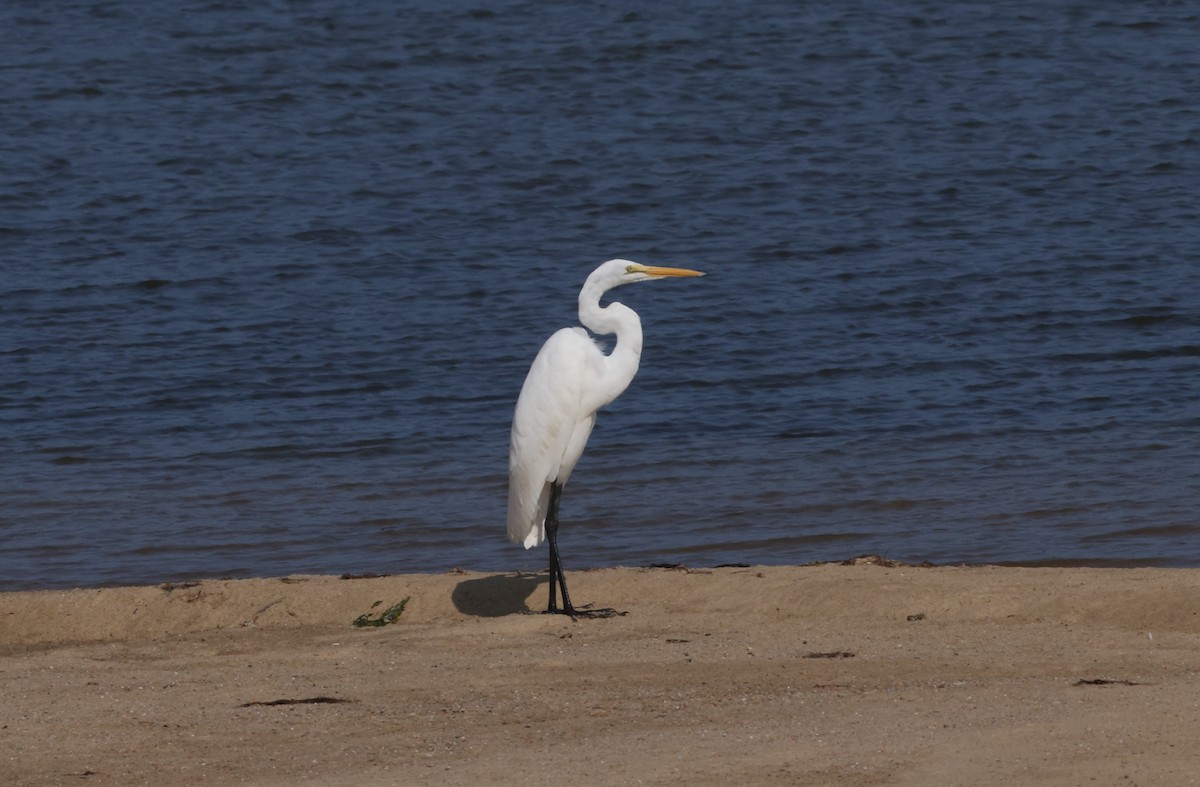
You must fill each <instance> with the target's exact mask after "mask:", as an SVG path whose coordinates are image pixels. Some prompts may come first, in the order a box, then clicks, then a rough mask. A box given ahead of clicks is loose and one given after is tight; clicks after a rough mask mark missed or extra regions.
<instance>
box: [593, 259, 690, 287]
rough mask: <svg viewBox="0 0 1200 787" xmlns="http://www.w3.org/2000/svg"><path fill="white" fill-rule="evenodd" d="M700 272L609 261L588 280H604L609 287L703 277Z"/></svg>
mask: <svg viewBox="0 0 1200 787" xmlns="http://www.w3.org/2000/svg"><path fill="white" fill-rule="evenodd" d="M703 275H704V274H703V273H701V272H700V271H694V270H689V269H688V268H661V267H658V266H656V265H642V264H641V263H637V262H632V261H631V260H609V261H608V262H606V263H604V264H603V265H601V266H600V267H599V268H597V269H596V270H595V272H594V273H592V275H591V276H590V277H588V278H593V277H594V278H596V279H598V280H604V281H605V282H606V283H607V284H608V286H609V287H617V286H620V285H622V284H631V283H633V282H635V281H653V280H654V279H669V278H678V277H683V276H703Z"/></svg>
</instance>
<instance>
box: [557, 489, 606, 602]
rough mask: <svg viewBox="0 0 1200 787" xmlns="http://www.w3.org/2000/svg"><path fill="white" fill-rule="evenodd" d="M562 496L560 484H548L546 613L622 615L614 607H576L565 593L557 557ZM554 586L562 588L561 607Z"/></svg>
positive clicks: (563, 576) (560, 566)
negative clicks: (548, 601)
mask: <svg viewBox="0 0 1200 787" xmlns="http://www.w3.org/2000/svg"><path fill="white" fill-rule="evenodd" d="M560 497H562V485H561V484H551V485H550V504H549V506H548V507H547V509H546V540H547V541H548V542H550V603H549V605H548V606H547V607H546V614H548V615H554V614H562V615H570V616H571V617H572V618H611V617H614V616H616V615H624V614H625V613H624V612H617V611H616V610H615V609H586V608H585V609H576V608H575V606H574V605H573V604H572V603H571V596H570V595H568V594H567V577H566V575H565V574H563V570H562V561H561V560H559V558H558V499H559V498H560ZM556 588H557V589H561V590H562V609H559V608H558V599H557V594H556V592H555V591H556Z"/></svg>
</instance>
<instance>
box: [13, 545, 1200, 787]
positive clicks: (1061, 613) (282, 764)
mask: <svg viewBox="0 0 1200 787" xmlns="http://www.w3.org/2000/svg"><path fill="white" fill-rule="evenodd" d="M570 579H571V582H572V584H571V590H572V595H573V597H574V598H575V600H576V601H577V602H580V601H595V602H600V603H603V604H604V605H611V606H615V607H617V608H619V609H622V610H625V611H627V613H628V614H626V615H624V616H622V617H617V618H612V619H608V620H579V621H572V620H570V619H568V618H565V617H561V616H548V615H533V614H521V613H523V612H524V611H525V610H526V609H527V608H534V609H540V608H541V607H542V606H544V604H545V592H546V584H545V582H546V577H545V575H541V576H518V575H484V574H474V573H452V574H445V575H405V576H391V577H382V578H360V579H338V578H335V577H314V576H304V577H290V578H286V579H252V580H221V581H205V582H202V583H199V584H196V585H189V586H174V587H167V586H164V587H132V588H107V589H100V590H73V591H65V592H58V591H46V592H34V593H6V594H0V676H2V681H3V683H2V685H3V690H4V695H5V696H4V702H3V705H2V707H0V784H4V785H44V784H55V785H59V784H70V785H75V784H86V785H136V784H152V785H162V784H180V785H225V784H256V785H298V784H301V785H302V784H311V785H347V786H349V785H390V784H402V785H407V784H437V785H479V784H489V783H501V784H533V785H540V784H555V785H594V784H621V785H624V784H688V785H696V784H699V785H730V784H739V785H740V784H755V785H760V784H812V785H874V784H911V785H952V784H953V785H970V784H979V785H985V784H986V785H998V784H1014V785H1018V784H1019V785H1034V784H1037V785H1058V784H1063V785H1076V784H1095V785H1119V784H1121V785H1123V784H1141V785H1172V784H1196V783H1198V782H1200V679H1198V677H1200V676H1198V672H1197V670H1198V669H1200V572H1197V571H1194V570H1169V569H1168V570H1164V569H1088V568H997V567H972V568H946V567H942V568H919V567H910V566H886V565H879V564H872V563H871V562H870V561H866V562H860V563H858V564H853V565H844V564H828V565H816V566H802V567H751V568H720V569H712V570H684V569H674V570H671V569H629V568H619V569H605V570H600V571H586V572H576V573H573V574H571V575H570ZM406 597H408V598H410V600H409V602H408V605H407V607H406V609H405V611H404V613H403V615H402V616H401V617H400V618H399V620H397V621H396V622H395V623H393V624H392V625H388V626H383V627H378V628H355V627H352V626H351V625H350V623H351V621H352V620H354V619H355V618H357V617H358V616H359V615H362V614H364V613H367V612H375V613H378V612H379V611H381V610H383V609H384V608H386V607H388V606H390V605H392V604H395V603H396V602H398V601H400V600H402V599H404V598H406ZM376 602H382V603H380V604H378V605H377V606H373V605H375V604H376Z"/></svg>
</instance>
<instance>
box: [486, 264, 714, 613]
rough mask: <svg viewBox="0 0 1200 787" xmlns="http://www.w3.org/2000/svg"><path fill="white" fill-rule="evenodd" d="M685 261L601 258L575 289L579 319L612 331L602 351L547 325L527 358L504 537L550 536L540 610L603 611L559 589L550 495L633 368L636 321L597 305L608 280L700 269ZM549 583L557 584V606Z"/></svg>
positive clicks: (527, 541)
mask: <svg viewBox="0 0 1200 787" xmlns="http://www.w3.org/2000/svg"><path fill="white" fill-rule="evenodd" d="M703 275H704V274H703V273H701V272H700V271H693V270H687V269H686V268H659V267H654V266H650V265H639V264H638V263H636V262H630V261H629V260H609V261H608V262H606V263H604V264H603V265H601V266H600V267H599V268H597V269H596V270H594V271H592V275H591V276H588V278H587V281H586V282H584V284H583V289H582V290H580V292H579V321H580V322H581V323H583V324H584V326H585V327H587V328H588V329H589V330H591V332H592V333H595V334H597V335H601V336H603V335H607V334H614V333H615V334H616V335H617V344H616V347H614V348H613V350H612V352H611V353H609V354H608V355H605V354H604V351H603V350H602V349H601V348H600V346H599V345H597V344H596V342H595V341H593V340H592V338H591V337H590V336H589V335H588V333H587V331H585V330H583V329H582V328H563V329H562V330H560V331H558V332H557V333H555V334H554V335H553V336H551V337H550V338H549V339H547V340H546V343H545V344H543V345H542V349H541V350H540V351H539V352H538V354H537V357H536V358H534V359H533V365H532V366H530V367H529V374H528V375H527V376H526V377H525V384H524V385H523V386H521V395H520V396H519V397H518V398H517V409H516V412H515V413H514V414H513V425H512V438H511V440H510V443H509V454H508V537H509V538H510V539H512V540H513V541H514V542H516V543H519V544H523V545H524V546H525V548H526V549H530V548H532V547H535V546H537V545H538V544H540V543H542V541H543V540H549V541H550V604H549V606H548V607H547V608H546V612H548V613H562V614H565V615H570V616H571V617H577V616H582V617H609V616H612V615H615V614H616V612H615V611H614V610H611V609H597V610H587V609H585V610H582V611H581V610H578V609H576V608H575V607H574V606H572V605H571V597H570V596H568V595H567V581H566V577H564V576H563V571H562V565H561V564H560V562H559V559H558V501H559V497H560V496H561V495H562V489H563V486H564V485H565V484H566V483H567V479H568V478H570V476H571V471H572V470H574V469H575V463H576V462H578V461H579V457H580V456H581V455H582V454H583V448H584V446H585V445H586V444H587V440H588V436H589V435H590V434H591V433H592V427H593V426H595V424H596V411H597V410H599V409H600V408H601V407H604V406H605V405H607V404H608V403H609V402H611V401H613V400H614V399H616V398H617V397H618V396H620V395H621V393H622V392H623V391H624V390H625V389H626V388H627V387H629V383H630V382H632V381H633V376H634V375H635V374H637V370H638V361H639V359H640V358H641V355H642V322H641V320H639V319H638V316H637V312H635V311H634V310H633V309H630V308H629V307H628V306H625V305H623V304H620V303H610V304H609V305H608V306H601V305H600V297H601V296H602V295H604V293H606V292H608V291H609V290H611V289H612V288H613V287H619V286H620V285H622V284H632V283H633V282H637V281H651V280H654V279H665V278H668V277H678V276H703ZM556 585H557V586H558V587H561V588H562V601H563V604H562V608H561V609H560V608H559V607H558V604H557V600H556V596H555V588H556Z"/></svg>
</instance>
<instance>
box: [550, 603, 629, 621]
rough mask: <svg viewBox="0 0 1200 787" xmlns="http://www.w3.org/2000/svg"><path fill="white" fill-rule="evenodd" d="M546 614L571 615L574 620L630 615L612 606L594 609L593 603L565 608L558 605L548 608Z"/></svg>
mask: <svg viewBox="0 0 1200 787" xmlns="http://www.w3.org/2000/svg"><path fill="white" fill-rule="evenodd" d="M546 614H547V615H569V616H570V617H571V619H572V620H578V619H579V618H588V619H589V620H591V619H598V618H615V617H618V616H621V615H628V614H629V613H628V612H621V611H619V610H615V609H613V608H612V607H601V608H600V609H593V608H592V605H591V604H585V605H584V606H582V607H564V608H563V609H559V608H558V607H553V608H551V609H547V610H546Z"/></svg>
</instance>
